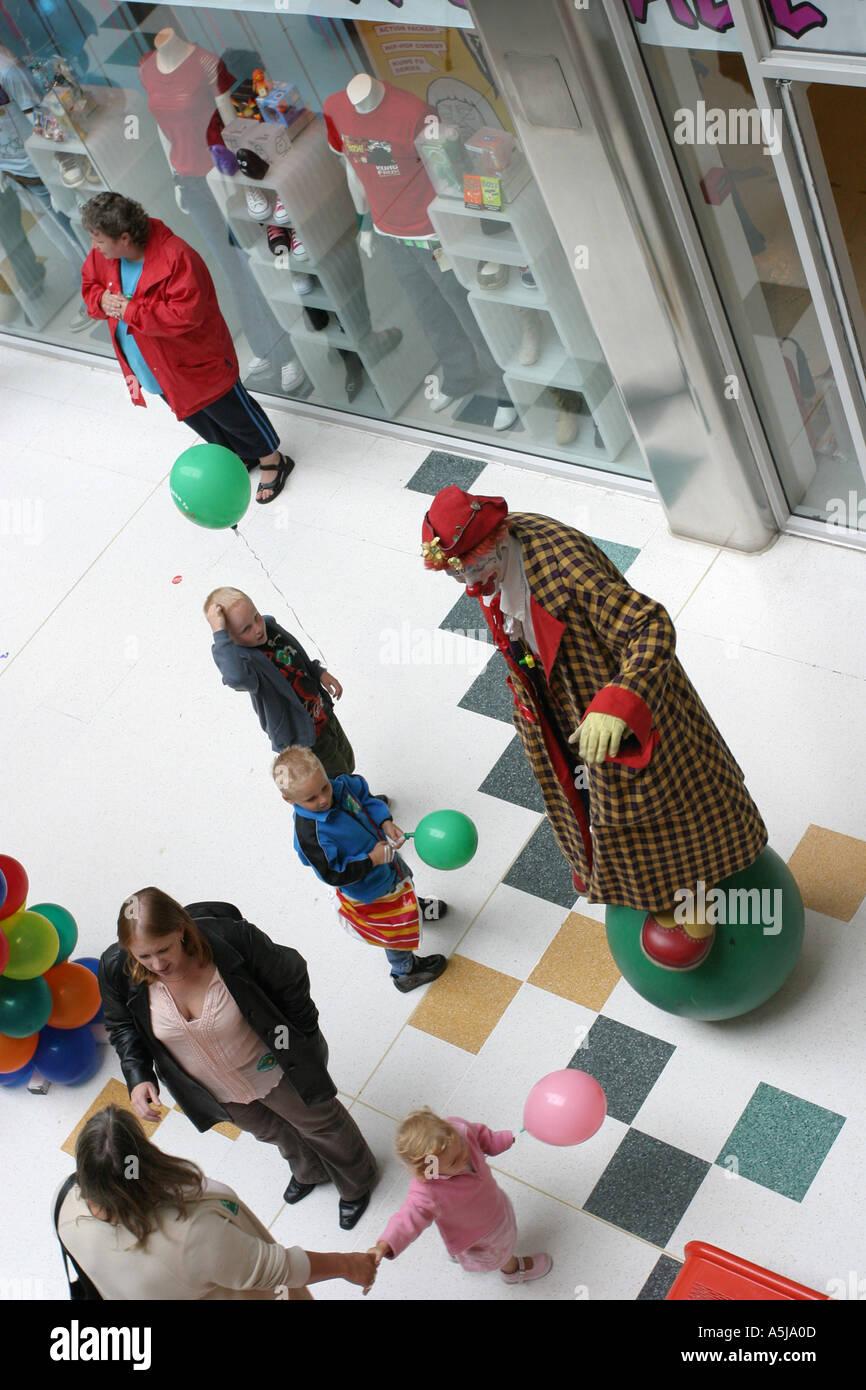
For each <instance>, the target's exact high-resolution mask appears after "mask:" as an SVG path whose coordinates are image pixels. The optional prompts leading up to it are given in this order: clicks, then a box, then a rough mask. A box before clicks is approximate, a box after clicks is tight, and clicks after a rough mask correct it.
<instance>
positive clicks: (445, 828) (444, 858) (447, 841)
mask: <svg viewBox="0 0 866 1390" xmlns="http://www.w3.org/2000/svg"><path fill="white" fill-rule="evenodd" d="M413 838H414V840H415V848H416V850H417V851H418V855H419V857H420V858H421V859H423V860H424V863H425V864H429V865H430V866H431V867H432V868H434V869H462V868H463V865H464V864H468V863H469V860H470V859H471V858H472V856H473V855H474V853H475V851H476V850H477V848H478V831H477V830H476V829H475V825H474V824H473V822H472V821H471V820H470V819H469V817H468V816H464V814H463V812H462V811H431V812H430V814H429V816H424V818H423V819H422V820H420V821H419V822H418V828H417V829H416V831H415V833H414V837H413Z"/></svg>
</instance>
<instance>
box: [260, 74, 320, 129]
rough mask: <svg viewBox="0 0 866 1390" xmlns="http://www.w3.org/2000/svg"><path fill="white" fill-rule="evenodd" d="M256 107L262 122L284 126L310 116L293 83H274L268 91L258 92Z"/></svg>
mask: <svg viewBox="0 0 866 1390" xmlns="http://www.w3.org/2000/svg"><path fill="white" fill-rule="evenodd" d="M256 105H257V106H258V108H259V111H260V112H261V116H262V120H263V121H273V122H278V123H279V124H280V125H284V126H292V125H294V124H295V122H296V121H297V120H299V119H300V118H301V117H302V116H304V115H309V114H310V113H309V112H308V111H307V108H306V107H305V106H304V104H303V102H302V101H301V94H300V92H299V91H298V89H297V87H296V86H295V84H294V83H293V82H274V83H273V85H272V86H271V88H270V89H269V90H268V91H266V92H262V91H259V93H258V95H257V96H256Z"/></svg>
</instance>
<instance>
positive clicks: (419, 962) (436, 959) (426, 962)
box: [391, 956, 448, 994]
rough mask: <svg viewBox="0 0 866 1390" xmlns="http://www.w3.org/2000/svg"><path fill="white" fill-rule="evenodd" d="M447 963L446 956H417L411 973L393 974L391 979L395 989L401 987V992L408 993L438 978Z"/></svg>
mask: <svg viewBox="0 0 866 1390" xmlns="http://www.w3.org/2000/svg"><path fill="white" fill-rule="evenodd" d="M447 964H448V961H447V960H446V958H445V956H416V957H415V969H414V970H413V971H412V974H411V975H392V976H391V979H392V980H393V981H394V987H395V989H399V991H400V993H401V994H408V993H409V991H410V990H412V989H420V987H421V985H429V984H431V983H432V981H433V980H438V978H439V976H440V975H441V974H442V971H443V970H444V969H445V967H446V965H447Z"/></svg>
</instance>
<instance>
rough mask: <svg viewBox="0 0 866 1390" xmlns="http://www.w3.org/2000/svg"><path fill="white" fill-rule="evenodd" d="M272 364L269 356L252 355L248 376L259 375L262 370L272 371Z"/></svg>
mask: <svg viewBox="0 0 866 1390" xmlns="http://www.w3.org/2000/svg"><path fill="white" fill-rule="evenodd" d="M270 367H271V364H270V362H269V361H268V359H267V357H251V358H250V360H249V362H248V363H247V370H246V375H247V376H258V375H259V373H260V372H267V371H270Z"/></svg>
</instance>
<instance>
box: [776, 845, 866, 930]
mask: <svg viewBox="0 0 866 1390" xmlns="http://www.w3.org/2000/svg"><path fill="white" fill-rule="evenodd" d="M788 868H789V869H790V870H791V873H792V874H793V875H794V877H795V879H796V880H797V882H798V884H799V885H800V892H801V893H802V894H803V902H804V903H805V904H806V906H807V907H809V908H811V909H812V911H813V912H821V913H823V914H824V915H825V916H826V917H835V918H837V920H838V921H840V922H850V921H851V918H852V917H853V916H854V913H855V912H856V911H857V909H858V907H859V906H860V904H861V903H862V901H863V899H864V897H866V840H856V839H855V838H854V836H853V835H839V834H838V833H837V832H836V831H835V830H826V829H825V828H824V826H822V825H810V826H809V829H808V830H807V831H806V833H805V835H804V836H803V838H802V840H801V841H800V843H799V844H798V845H797V848H796V849H795V850H794V853H793V854H792V855H791V858H790V859H789V860H788Z"/></svg>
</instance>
